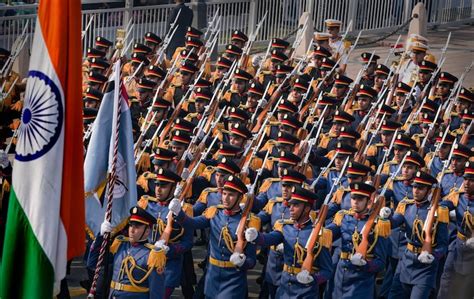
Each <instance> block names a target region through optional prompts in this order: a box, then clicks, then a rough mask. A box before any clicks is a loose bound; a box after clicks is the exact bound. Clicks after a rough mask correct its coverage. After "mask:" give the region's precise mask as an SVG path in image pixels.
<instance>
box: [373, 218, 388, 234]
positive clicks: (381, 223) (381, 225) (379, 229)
mask: <svg viewBox="0 0 474 299" xmlns="http://www.w3.org/2000/svg"><path fill="white" fill-rule="evenodd" d="M375 229H376V233H377V234H378V235H379V236H380V237H383V238H388V237H389V236H390V233H391V231H392V227H391V225H390V221H389V220H382V219H379V220H378V222H377V224H376V226H375Z"/></svg>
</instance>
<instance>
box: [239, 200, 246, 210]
mask: <svg viewBox="0 0 474 299" xmlns="http://www.w3.org/2000/svg"><path fill="white" fill-rule="evenodd" d="M239 207H240V209H241V210H242V211H243V210H244V209H245V203H243V202H239Z"/></svg>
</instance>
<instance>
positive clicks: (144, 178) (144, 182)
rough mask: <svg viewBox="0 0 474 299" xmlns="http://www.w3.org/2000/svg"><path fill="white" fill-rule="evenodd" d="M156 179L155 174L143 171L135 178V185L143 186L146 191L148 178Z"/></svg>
mask: <svg viewBox="0 0 474 299" xmlns="http://www.w3.org/2000/svg"><path fill="white" fill-rule="evenodd" d="M154 179H156V174H154V173H151V172H149V171H147V172H144V173H143V174H142V175H141V176H139V177H138V179H137V185H139V186H140V187H142V188H143V190H145V192H148V180H154Z"/></svg>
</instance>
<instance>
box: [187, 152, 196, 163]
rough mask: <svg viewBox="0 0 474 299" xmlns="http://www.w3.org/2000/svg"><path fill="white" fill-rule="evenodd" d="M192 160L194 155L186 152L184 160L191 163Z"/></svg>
mask: <svg viewBox="0 0 474 299" xmlns="http://www.w3.org/2000/svg"><path fill="white" fill-rule="evenodd" d="M193 158H194V155H193V154H192V153H191V152H189V151H188V152H187V153H186V159H188V160H189V161H192V160H193Z"/></svg>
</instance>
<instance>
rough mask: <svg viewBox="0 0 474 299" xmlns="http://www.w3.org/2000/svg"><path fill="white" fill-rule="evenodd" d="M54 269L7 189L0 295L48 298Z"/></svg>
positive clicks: (50, 294)
mask: <svg viewBox="0 0 474 299" xmlns="http://www.w3.org/2000/svg"><path fill="white" fill-rule="evenodd" d="M53 283H54V270H53V266H52V265H51V262H50V261H49V259H48V257H47V256H46V254H45V252H44V251H43V248H42V247H41V245H40V244H39V242H38V240H37V239H36V236H35V234H34V233H33V230H32V229H31V225H30V222H29V221H28V218H27V216H26V214H25V212H24V211H23V209H22V207H21V205H20V203H19V202H18V198H17V197H16V194H15V192H14V190H13V188H12V189H11V192H10V201H9V206H8V217H7V225H6V231H5V243H4V247H3V257H2V268H1V273H0V298H2V299H8V298H52V297H53Z"/></svg>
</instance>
